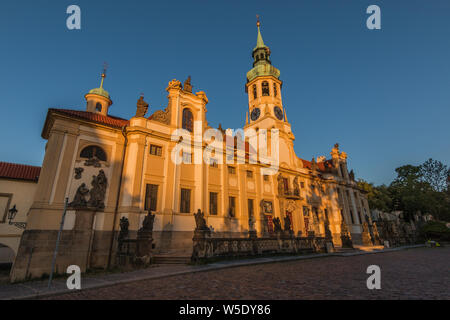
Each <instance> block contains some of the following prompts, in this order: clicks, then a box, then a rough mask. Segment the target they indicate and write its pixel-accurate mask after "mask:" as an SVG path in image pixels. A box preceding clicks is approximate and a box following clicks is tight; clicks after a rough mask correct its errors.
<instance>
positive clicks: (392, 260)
mask: <svg viewBox="0 0 450 320" xmlns="http://www.w3.org/2000/svg"><path fill="white" fill-rule="evenodd" d="M369 265H378V266H380V268H381V289H380V290H368V289H367V287H366V280H367V278H368V277H369V275H368V274H366V269H367V267H368V266H369ZM449 265H450V248H433V249H432V248H420V249H412V250H403V251H396V252H389V253H381V254H368V255H359V256H352V257H326V258H317V259H311V260H300V261H293V262H284V263H271V264H263V265H253V266H246V267H237V268H230V269H223V270H217V271H210V272H200V273H193V274H187V275H180V276H173V277H168V278H162V279H155V280H144V281H140V282H134V283H127V284H120V285H115V286H111V287H106V288H100V289H90V290H85V291H80V292H75V293H70V294H64V295H60V296H52V297H48V298H47V299H450V274H449V271H450V270H449Z"/></svg>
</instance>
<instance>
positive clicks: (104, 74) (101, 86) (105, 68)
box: [100, 62, 108, 88]
mask: <svg viewBox="0 0 450 320" xmlns="http://www.w3.org/2000/svg"><path fill="white" fill-rule="evenodd" d="M107 69H108V64H107V63H106V62H104V63H103V72H102V82H101V83H100V88H103V80H105V78H106V70H107Z"/></svg>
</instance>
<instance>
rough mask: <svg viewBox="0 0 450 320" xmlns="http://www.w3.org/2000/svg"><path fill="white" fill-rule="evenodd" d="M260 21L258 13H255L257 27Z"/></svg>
mask: <svg viewBox="0 0 450 320" xmlns="http://www.w3.org/2000/svg"><path fill="white" fill-rule="evenodd" d="M260 25H261V22H259V14H257V15H256V26H257V27H258V28H259V26H260Z"/></svg>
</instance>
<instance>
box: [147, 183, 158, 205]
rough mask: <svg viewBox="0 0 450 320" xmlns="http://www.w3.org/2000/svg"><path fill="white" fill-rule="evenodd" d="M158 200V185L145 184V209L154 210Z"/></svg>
mask: <svg viewBox="0 0 450 320" xmlns="http://www.w3.org/2000/svg"><path fill="white" fill-rule="evenodd" d="M157 201H158V185H156V184H147V188H146V190H145V210H147V211H148V210H150V211H156V204H157Z"/></svg>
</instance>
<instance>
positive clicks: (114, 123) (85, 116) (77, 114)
mask: <svg viewBox="0 0 450 320" xmlns="http://www.w3.org/2000/svg"><path fill="white" fill-rule="evenodd" d="M50 113H57V114H61V115H65V116H69V117H73V118H78V119H81V120H87V121H92V122H95V123H100V124H103V125H106V126H108V127H112V128H117V129H119V128H122V127H123V126H124V125H127V124H128V123H129V122H130V121H129V120H126V119H123V118H119V117H115V116H104V115H101V114H99V113H93V112H88V111H79V110H69V109H53V108H50V109H48V114H50ZM47 117H48V116H47Z"/></svg>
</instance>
